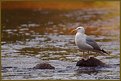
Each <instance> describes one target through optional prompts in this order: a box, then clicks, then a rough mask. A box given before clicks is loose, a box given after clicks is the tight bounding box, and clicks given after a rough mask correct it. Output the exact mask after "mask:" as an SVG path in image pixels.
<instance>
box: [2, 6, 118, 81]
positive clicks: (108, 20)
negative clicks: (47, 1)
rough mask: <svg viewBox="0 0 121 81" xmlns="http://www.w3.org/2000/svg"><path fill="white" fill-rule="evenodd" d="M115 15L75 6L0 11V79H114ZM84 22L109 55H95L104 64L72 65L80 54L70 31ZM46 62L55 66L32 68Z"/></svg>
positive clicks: (112, 10) (116, 28) (113, 11)
mask: <svg viewBox="0 0 121 81" xmlns="http://www.w3.org/2000/svg"><path fill="white" fill-rule="evenodd" d="M119 23H120V16H119V13H118V12H117V10H115V9H105V8H100V9H96V8H93V9H92V8H88V9H77V10H51V9H32V10H31V9H14V10H2V31H1V32H2V41H1V49H2V50H1V56H2V58H1V60H2V79H3V80H43V79H44V80H98V79H100V80H102V79H106V80H107V79H108V80H110V79H111V80H112V79H113V80H117V79H118V80H119V79H120V42H119V39H120V38H119V35H120V31H119V30H120V24H119ZM77 26H84V27H85V29H86V34H87V35H89V36H91V37H92V38H94V39H95V40H96V41H97V43H98V44H99V45H100V46H101V48H103V49H105V50H106V51H108V52H110V55H108V56H97V57H96V58H97V59H99V60H101V61H103V62H104V63H106V64H107V66H106V67H88V68H86V70H82V69H83V68H84V67H82V68H79V67H77V66H76V63H77V61H79V60H80V59H81V52H79V50H78V48H77V46H76V45H75V43H74V35H75V33H70V31H71V30H72V29H74V28H76V27H77ZM43 62H46V63H50V64H51V65H52V66H54V67H55V69H54V70H48V69H47V70H46V69H45V70H41V69H33V67H34V66H35V65H36V64H38V63H43Z"/></svg>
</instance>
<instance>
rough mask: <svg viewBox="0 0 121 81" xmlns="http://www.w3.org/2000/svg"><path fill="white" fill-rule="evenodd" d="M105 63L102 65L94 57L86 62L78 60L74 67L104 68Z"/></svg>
mask: <svg viewBox="0 0 121 81" xmlns="http://www.w3.org/2000/svg"><path fill="white" fill-rule="evenodd" d="M104 65H105V63H103V62H102V61H100V60H98V59H96V58H94V57H90V58H89V59H87V60H84V59H82V60H79V61H78V62H77V64H76V66H81V67H96V66H104Z"/></svg>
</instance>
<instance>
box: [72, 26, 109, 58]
mask: <svg viewBox="0 0 121 81" xmlns="http://www.w3.org/2000/svg"><path fill="white" fill-rule="evenodd" d="M73 31H77V33H76V36H75V43H76V45H77V46H78V48H79V50H80V51H83V57H84V58H86V57H85V55H84V51H88V54H89V51H93V52H96V53H100V54H102V55H104V54H108V53H107V52H106V51H104V50H103V49H101V48H100V47H99V45H98V44H97V43H96V42H95V40H94V39H92V38H91V37H89V36H87V35H86V34H85V29H84V28H83V27H81V26H80V27H77V28H76V29H74V30H73ZM73 31H72V32H73Z"/></svg>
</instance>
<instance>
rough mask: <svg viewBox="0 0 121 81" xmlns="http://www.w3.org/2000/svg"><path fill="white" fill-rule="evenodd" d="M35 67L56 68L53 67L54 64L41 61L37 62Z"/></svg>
mask: <svg viewBox="0 0 121 81" xmlns="http://www.w3.org/2000/svg"><path fill="white" fill-rule="evenodd" d="M33 68H34V69H55V67H53V66H52V65H50V64H48V63H40V64H37V65H36V66H35V67H33Z"/></svg>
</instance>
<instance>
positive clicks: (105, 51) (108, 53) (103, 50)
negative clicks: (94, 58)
mask: <svg viewBox="0 0 121 81" xmlns="http://www.w3.org/2000/svg"><path fill="white" fill-rule="evenodd" d="M101 51H102V52H103V53H106V54H108V55H109V53H108V52H106V51H105V50H103V49H102V50H101Z"/></svg>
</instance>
